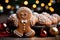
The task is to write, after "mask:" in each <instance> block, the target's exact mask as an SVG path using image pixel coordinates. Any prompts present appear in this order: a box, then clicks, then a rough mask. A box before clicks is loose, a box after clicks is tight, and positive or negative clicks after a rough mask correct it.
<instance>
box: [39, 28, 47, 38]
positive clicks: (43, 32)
mask: <svg viewBox="0 0 60 40" xmlns="http://www.w3.org/2000/svg"><path fill="white" fill-rule="evenodd" d="M40 36H41V37H46V36H47V31H45V30H44V29H41V33H40Z"/></svg>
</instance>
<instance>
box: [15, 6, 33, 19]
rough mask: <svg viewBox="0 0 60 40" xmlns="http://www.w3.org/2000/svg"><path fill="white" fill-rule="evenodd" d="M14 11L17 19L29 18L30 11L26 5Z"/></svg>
mask: <svg viewBox="0 0 60 40" xmlns="http://www.w3.org/2000/svg"><path fill="white" fill-rule="evenodd" d="M16 13H17V17H18V18H19V19H30V18H31V15H32V11H31V10H30V9H29V8H27V7H21V8H19V9H18V11H17V12H16Z"/></svg>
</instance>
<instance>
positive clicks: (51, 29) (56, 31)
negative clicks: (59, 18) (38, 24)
mask: <svg viewBox="0 0 60 40" xmlns="http://www.w3.org/2000/svg"><path fill="white" fill-rule="evenodd" d="M49 32H50V34H51V35H54V36H55V35H58V34H59V31H58V29H57V28H56V27H51V28H50V30H49Z"/></svg>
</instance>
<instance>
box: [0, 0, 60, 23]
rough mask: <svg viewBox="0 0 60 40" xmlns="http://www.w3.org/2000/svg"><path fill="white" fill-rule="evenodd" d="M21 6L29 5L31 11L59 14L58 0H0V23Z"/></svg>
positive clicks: (59, 2)
mask: <svg viewBox="0 0 60 40" xmlns="http://www.w3.org/2000/svg"><path fill="white" fill-rule="evenodd" d="M23 6H26V7H29V8H30V9H31V10H32V12H38V13H42V12H48V13H49V14H53V13H57V14H59V15H60V0H0V23H1V22H5V21H6V20H7V18H8V16H9V15H11V14H14V13H16V11H17V10H18V9H19V8H20V7H23Z"/></svg>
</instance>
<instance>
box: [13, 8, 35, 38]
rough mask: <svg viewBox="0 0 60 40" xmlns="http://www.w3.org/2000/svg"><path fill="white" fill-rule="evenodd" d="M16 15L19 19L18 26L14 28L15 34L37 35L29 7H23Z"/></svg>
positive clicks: (20, 35)
mask: <svg viewBox="0 0 60 40" xmlns="http://www.w3.org/2000/svg"><path fill="white" fill-rule="evenodd" d="M16 13H17V14H16V16H17V19H18V27H17V29H15V30H14V34H16V35H17V36H19V37H22V36H23V35H25V36H27V37H32V36H34V35H35V31H34V30H32V29H31V27H30V26H31V17H32V11H31V10H30V9H29V8H27V7H21V8H19V9H18V11H17V12H16Z"/></svg>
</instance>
